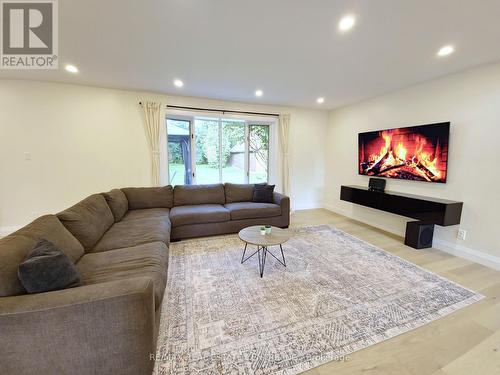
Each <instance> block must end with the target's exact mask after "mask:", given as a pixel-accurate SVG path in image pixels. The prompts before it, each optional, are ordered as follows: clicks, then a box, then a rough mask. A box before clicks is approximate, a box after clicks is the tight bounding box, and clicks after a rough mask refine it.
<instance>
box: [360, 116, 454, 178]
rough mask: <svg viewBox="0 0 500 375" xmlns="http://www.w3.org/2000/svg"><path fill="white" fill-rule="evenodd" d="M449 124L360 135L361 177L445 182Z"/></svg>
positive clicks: (411, 127)
mask: <svg viewBox="0 0 500 375" xmlns="http://www.w3.org/2000/svg"><path fill="white" fill-rule="evenodd" d="M449 138H450V123H449V122H443V123H438V124H430V125H419V126H410V127H406V128H396V129H386V130H379V131H372V132H367V133H359V135H358V142H359V163H358V170H359V174H361V175H365V176H373V177H387V178H398V179H402V180H413V181H427V182H441V183H445V182H446V177H447V176H446V175H447V166H448V142H449Z"/></svg>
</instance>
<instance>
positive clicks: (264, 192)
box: [252, 184, 274, 203]
mask: <svg viewBox="0 0 500 375" xmlns="http://www.w3.org/2000/svg"><path fill="white" fill-rule="evenodd" d="M273 200H274V185H268V184H255V186H254V189H253V199H252V201H253V202H257V203H273Z"/></svg>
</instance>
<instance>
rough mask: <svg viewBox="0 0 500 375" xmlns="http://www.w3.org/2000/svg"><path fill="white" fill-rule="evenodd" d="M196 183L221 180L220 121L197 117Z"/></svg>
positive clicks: (210, 182)
mask: <svg viewBox="0 0 500 375" xmlns="http://www.w3.org/2000/svg"><path fill="white" fill-rule="evenodd" d="M195 139H196V172H195V173H196V183H197V184H215V183H218V182H219V181H220V170H219V167H220V154H219V153H220V142H219V121H218V120H212V119H199V118H197V119H195Z"/></svg>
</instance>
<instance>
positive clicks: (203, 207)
mask: <svg viewBox="0 0 500 375" xmlns="http://www.w3.org/2000/svg"><path fill="white" fill-rule="evenodd" d="M229 220H230V216H229V211H228V210H227V209H226V208H225V207H224V206H222V205H220V204H196V205H192V206H176V207H174V208H172V209H171V210H170V221H171V222H172V226H174V227H179V226H181V225H187V224H203V223H219V222H222V221H229Z"/></svg>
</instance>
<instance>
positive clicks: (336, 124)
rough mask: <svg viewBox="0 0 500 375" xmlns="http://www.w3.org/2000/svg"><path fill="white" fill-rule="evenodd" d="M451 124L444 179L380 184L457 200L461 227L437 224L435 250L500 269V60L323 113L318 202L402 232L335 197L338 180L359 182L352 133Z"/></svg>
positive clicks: (383, 216)
mask: <svg viewBox="0 0 500 375" xmlns="http://www.w3.org/2000/svg"><path fill="white" fill-rule="evenodd" d="M441 121H450V122H451V138H450V154H449V161H448V182H447V183H446V184H430V183H425V182H409V181H399V180H391V179H388V180H387V184H388V186H387V188H388V189H390V190H394V191H403V192H409V193H414V194H421V195H427V196H433V197H441V198H446V199H451V200H458V201H463V202H464V209H463V213H462V222H461V228H463V229H465V230H467V237H466V240H465V241H462V240H458V239H457V238H456V235H457V230H458V226H453V227H447V228H440V227H436V228H437V233H436V236H435V241H434V245H435V247H438V248H441V249H443V250H447V251H449V252H453V253H456V254H460V255H463V256H466V257H469V258H471V259H474V260H476V261H480V262H482V263H485V264H489V265H494V266H497V267H499V266H500V240H499V236H498V233H499V225H500V220H499V212H500V196H499V190H500V64H495V65H489V66H484V67H480V68H476V69H473V70H469V71H466V72H463V73H459V74H455V75H452V76H448V77H444V78H441V79H438V80H434V81H430V82H427V83H424V84H420V85H418V86H414V87H411V88H408V89H405V90H402V91H399V92H395V93H391V94H388V95H384V96H381V97H378V98H375V99H371V100H368V101H364V102H362V103H359V104H355V105H351V106H349V107H345V108H341V109H338V110H336V111H332V112H331V113H330V120H329V127H328V135H327V147H326V150H327V151H326V180H325V181H326V182H325V191H326V195H325V205H326V207H327V208H329V209H331V210H334V211H338V212H341V213H343V214H345V215H347V216H350V217H352V218H355V219H357V220H360V221H364V222H367V223H369V224H371V225H373V226H377V227H380V228H383V229H385V230H388V231H391V232H394V233H397V234H403V233H404V229H405V223H406V219H404V218H402V217H399V216H396V215H392V214H388V213H383V212H381V211H376V210H372V209H369V208H364V207H361V206H356V205H353V204H350V203H347V202H343V201H340V199H339V194H340V185H344V184H358V185H364V186H366V185H367V184H368V177H365V176H358V174H357V168H356V165H357V150H358V147H357V135H358V133H359V132H364V131H370V130H379V129H385V128H391V127H399V126H410V125H418V124H426V123H435V122H441Z"/></svg>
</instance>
